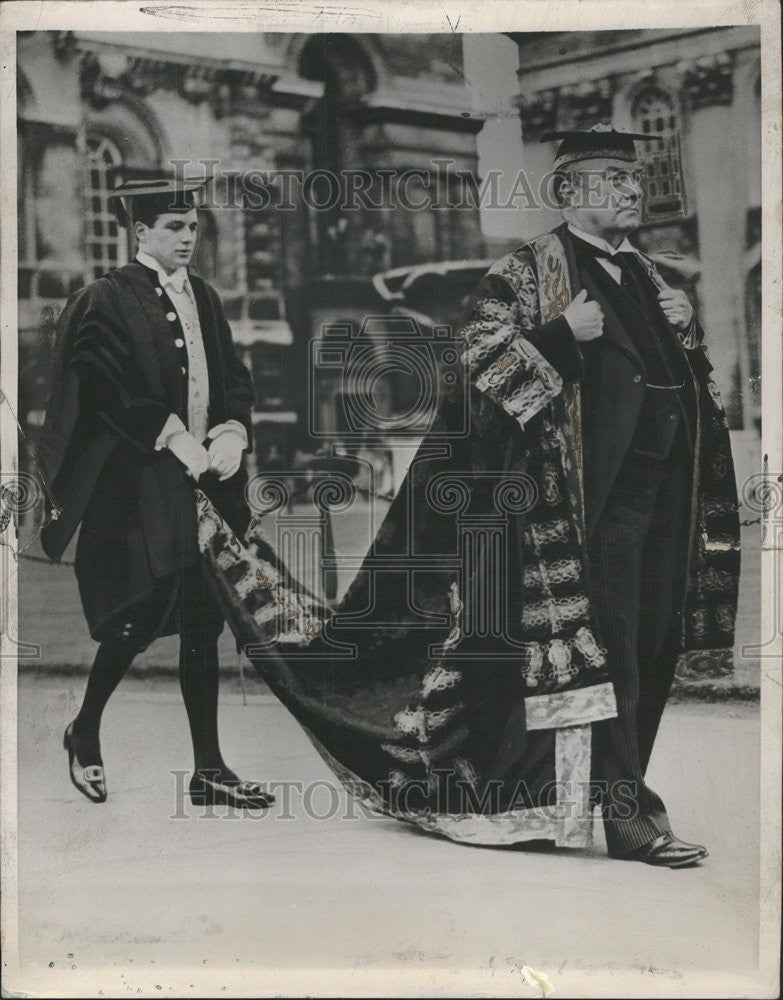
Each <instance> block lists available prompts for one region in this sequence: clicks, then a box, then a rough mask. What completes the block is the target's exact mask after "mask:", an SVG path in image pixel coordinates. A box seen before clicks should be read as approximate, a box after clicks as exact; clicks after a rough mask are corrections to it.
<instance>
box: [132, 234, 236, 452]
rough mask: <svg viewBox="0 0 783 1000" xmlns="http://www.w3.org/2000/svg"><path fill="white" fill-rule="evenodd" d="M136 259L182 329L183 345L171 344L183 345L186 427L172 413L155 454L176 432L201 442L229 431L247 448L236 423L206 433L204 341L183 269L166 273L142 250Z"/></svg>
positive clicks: (232, 422) (207, 394)
mask: <svg viewBox="0 0 783 1000" xmlns="http://www.w3.org/2000/svg"><path fill="white" fill-rule="evenodd" d="M136 260H137V261H138V262H139V263H140V264H143V265H144V266H145V267H149V268H151V269H152V270H153V271H155V272H156V273H157V275H158V280H159V281H160V286H161V288H163V289H164V290H165V292H166V294H167V295H168V297H169V299H170V300H171V303H172V305H173V306H174V309H175V310H176V312H177V316H178V317H179V321H180V324H181V326H182V332H183V335H184V341H185V343H184V345H183V344H182V343H180V342H178V340H177V341H175V342H174V343H175V346H177V347H179V348H182V347H183V346H184V347H185V348H186V350H187V355H188V368H187V371H188V425H187V427H185V425H184V424H183V423H182V421H181V420H180V419H179V417H178V416H177V415H176V414H175V413H172V414H171V416H170V417H169V419H168V420H167V421H166V423H165V424H164V425H163V429H162V430H161V432H160V434H159V436H158V439H157V441H156V442H155V449H156V450H157V451H159V450H160V449H161V448H164V447H165V446H166V442H167V441H168V439H169V437H170V436H171V435H172V434H173V433H176V432H177V431H181V430H187V431H189V432H190V433H191V434H192V435H193V437H194V438H195V439H196V440H197V441H199V442H202V441H203V440H204V438H206V437H210V438H212V437H216V436H217V434H218V433H219V432H220V431H221V430H228V429H229V428H231V429H233V430H236V431H237V433H239V434H241V436H242V438H243V439H244V446H245V448H247V431H246V430H245V428H244V426H243V425H242V424H241V423H240V422H239V421H238V420H228V421H226V422H225V423H224V424H218V425H217V426H216V427H213V428H212V429H211V430H209V413H208V410H209V369H208V367H207V355H206V352H205V350H204V338H203V337H202V334H201V322H200V320H199V316H198V306H197V305H196V297H195V295H194V294H193V287H192V285H191V284H190V280H189V278H188V271H187V268H185V267H178V268H177V270H176V271H174V272H172V273H171V274H167V273H166V272H165V271H164V270H163V268H162V267H161V266H160V264H159V263H158V261H157V260H155V258H154V257H151V256H150V255H149V254H148V253H144V251H143V250H139V251H138V252H137V253H136ZM166 318H167V319H168V320H169V321H171V320H173V319H174V317H173V316H167V317H166ZM184 373H185V372H184V369H183V374H184Z"/></svg>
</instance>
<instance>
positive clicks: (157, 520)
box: [41, 181, 273, 808]
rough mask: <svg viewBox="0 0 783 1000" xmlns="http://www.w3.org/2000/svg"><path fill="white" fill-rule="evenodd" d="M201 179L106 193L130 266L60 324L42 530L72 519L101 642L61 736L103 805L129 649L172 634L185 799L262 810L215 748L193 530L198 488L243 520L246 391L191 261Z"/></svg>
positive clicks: (93, 628) (219, 317)
mask: <svg viewBox="0 0 783 1000" xmlns="http://www.w3.org/2000/svg"><path fill="white" fill-rule="evenodd" d="M198 186H199V185H193V184H182V183H180V184H176V183H173V182H169V181H158V182H155V181H153V182H150V181H145V182H129V183H127V184H125V185H122V186H121V187H120V188H118V189H117V190H116V191H115V205H116V209H117V215H118V218H119V221H120V223H121V224H122V225H125V226H130V225H132V226H133V229H134V233H135V236H136V239H137V246H138V249H137V255H136V259H135V260H134V261H133V262H132V263H130V264H127V265H125V266H124V267H120V268H118V269H116V270H113V271H110V272H109V273H107V274H105V275H103V276H102V277H101V278H99V279H98V280H97V281H95V282H94V283H93V284H91V285H89V286H88V287H86V288H84V289H82V290H81V291H80V292H78V293H77V294H76V295H75V296H73V297H72V298H71V299H70V300H69V302H68V304H67V305H66V307H65V309H64V310H63V313H62V315H61V317H60V320H59V323H58V336H57V341H56V347H55V356H54V358H53V382H52V384H53V390H52V393H51V395H50V400H49V406H48V409H47V417H46V423H45V427H44V434H43V441H42V449H41V457H42V460H43V464H44V467H45V468H46V469H47V470H48V472H49V477H50V481H51V483H52V489H53V492H54V496H55V497H56V499H57V502H58V506H59V507H60V508H61V510H60V513H59V516H58V517H57V519H56V520H54V521H52V522H51V523H50V524H49V525H47V526H46V528H45V529H44V531H43V533H42V544H43V547H44V551H45V552H46V553H47V555H48V556H49V557H50V558H51V559H59V558H61V556H62V553H63V551H64V550H65V548H66V546H67V544H68V542H69V541H70V539H71V537H72V536H73V533H74V531H75V529H76V527H77V526H78V525H79V524H80V523H81V531H80V533H79V538H78V542H77V548H76V560H75V562H76V575H77V579H78V583H79V591H80V595H81V600H82V606H83V608H84V613H85V617H86V619H87V624H88V627H89V630H90V634H91V636H92V637H93V638H94V639H95V640H96V641H98V642H100V646H99V648H98V651H97V653H96V656H95V661H94V663H93V666H92V669H91V671H90V676H89V679H88V682H87V689H86V691H85V695H84V701H83V704H82V707H81V709H80V711H79V714H78V715H77V716H76V718H75V719H74V720H73V722H72V723H71V724H70V725H69V726H68V728H67V730H66V732H65V737H64V745H65V748H66V749H67V751H68V756H69V768H70V775H71V780H72V781H73V783H74V784H75V785H76V787H77V788H78V789H79V790H80V791H81V792H82V793H83V794H84V795H86V796H87V797H88V798H89V799H91V800H92V801H94V802H103V801H104V800H105V798H106V781H105V775H104V770H103V761H102V759H101V752H100V742H99V727H100V721H101V714H102V712H103V709H104V707H105V705H106V703H107V701H108V699H109V697H110V696H111V694H112V692H113V691H114V689H115V688H116V686H117V684H118V683H119V682H120V680H121V679H122V677H123V676H124V674H125V672H126V670H127V669H128V667H129V666H130V664H131V662H132V660H133V659H134V657H135V656H136V654H137V653H139V652H140V651H142V650H143V649H145V648H146V647H147V646H148V645H149V644H150V643H151V642H152V641H153V639H155V638H156V637H158V636H162V635H168V634H171V633H175V632H178V633H179V635H180V661H179V663H180V685H181V689H182V695H183V699H184V702H185V707H186V709H187V714H188V720H189V723H190V730H191V737H192V741H193V753H194V775H193V778H192V780H191V783H190V789H189V790H190V796H191V799H192V801H193V802H195V803H201V804H215V803H226V802H227V803H231V804H236V805H240V806H243V807H248V808H264V807H266V806H268V805H269V804H270V803H271V802H272V801H273V797H272V796H271V795H268V794H267V793H265V792H264V791H263V790H262V789H261V787H260V786H259V785H258V784H256V783H255V782H248V781H242V780H240V779H239V778H238V776H237V775H236V774H235V773H234V772H233V771H232V770H231V768H229V767H228V765H227V764H226V763H225V761H224V760H223V756H222V754H221V751H220V745H219V741H218V725H217V703H218V678H219V667H218V653H217V644H218V636H219V635H220V633H221V632H222V629H223V626H224V618H223V614H222V612H221V611H220V609H219V607H218V606H217V604H216V603H215V600H214V598H213V596H212V594H211V593H210V591H209V590H208V587H207V584H206V581H205V579H204V576H203V573H202V569H201V559H200V552H199V547H198V538H197V517H196V514H197V511H196V497H195V492H194V490H195V487H196V484H198V486H199V487H200V488H201V489H202V490H203V491H204V493H206V494H207V496H208V497H209V498H210V500H212V502H213V503H214V505H215V507H216V508H217V509H218V510H219V511H220V512H221V513H222V515H223V516H224V517H225V518H226V521H227V523H228V524H230V525H231V527H232V529H233V530H234V531H236V532H237V533H238V534H239V533H242V532H244V530H245V529H246V527H247V524H248V521H249V519H250V514H249V510H248V508H247V505H246V502H245V499H244V488H245V485H246V483H247V473H246V472H245V470H244V468H243V465H242V457H243V453H244V452H245V451H249V450H250V447H251V444H250V442H251V434H252V422H251V408H252V404H253V398H254V395H253V387H252V383H251V379H250V375H249V373H248V371H247V369H246V368H245V366H244V365H243V364H242V363H241V362H240V361H239V359H238V358H237V357H236V354H235V351H234V347H233V343H232V338H231V330H230V328H229V326H228V323H227V322H226V319H225V317H224V315H223V311H222V308H221V304H220V300H219V298H218V296H217V293H216V292H215V291H214V289H212V288H211V287H210V286H209V285H207V284H206V283H205V282H203V281H202V280H201V279H200V278H198V277H197V276H196V275H194V274H192V273H191V272H190V271H189V270H188V264H189V262H190V259H191V257H192V255H193V250H194V247H195V241H196V233H197V228H198V213H197V210H196V207H195V191H196V190H197V188H198Z"/></svg>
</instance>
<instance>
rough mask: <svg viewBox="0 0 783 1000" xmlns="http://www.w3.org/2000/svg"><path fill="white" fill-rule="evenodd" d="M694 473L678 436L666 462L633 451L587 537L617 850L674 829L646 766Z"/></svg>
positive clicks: (606, 776)
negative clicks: (604, 665) (604, 675)
mask: <svg viewBox="0 0 783 1000" xmlns="http://www.w3.org/2000/svg"><path fill="white" fill-rule="evenodd" d="M691 472H692V456H691V455H690V453H689V452H688V450H687V448H686V447H684V444H683V441H682V439H681V438H679V435H678V440H677V441H676V442H675V446H674V447H673V449H672V452H671V454H670V455H669V457H667V458H666V459H664V460H662V461H658V460H655V459H650V458H647V457H641V456H635V455H633V454H632V453H631V454H629V455H628V456H627V457H626V460H625V461H624V463H623V465H622V467H621V469H620V472H619V474H618V477H617V480H616V482H615V485H614V486H613V489H612V492H611V494H610V496H609V499H608V500H607V503H606V506H605V508H604V510H603V512H602V514H601V516H600V518H599V520H598V523H597V524H596V526H595V528H594V531H593V533H592V536H591V538H590V539H589V540H588V573H589V583H590V595H591V599H592V602H593V607H594V609H595V613H596V617H597V620H598V628H599V631H600V633H601V641H602V645H603V646H605V647H606V650H607V661H608V669H609V673H610V676H611V679H612V682H613V684H614V689H615V695H616V698H617V711H618V715H617V718H615V719H609V720H607V721H606V722H601V723H598V724H596V725H594V726H593V766H592V779H593V792H594V800H595V801H597V802H598V803H599V804H600V806H601V811H602V815H603V820H604V830H605V833H606V841H607V846H608V849H609V853H610V854H612V855H614V856H617V857H621V856H623V855H625V854H629V853H631V852H632V851H634V850H635V849H637V848H639V847H643V846H644V845H645V844H647V843H649V842H650V841H651V840H654V839H655V838H656V837H658V836H660V835H661V834H663V833H667V832H670V831H671V827H670V825H669V820H668V817H667V815H666V809H665V807H664V804H663V802H662V801H661V798H660V797H659V796H658V795H657V794H656V793H655V792H654V791H653V790H652V789H651V788H650V787H649V785H647V784H646V783H645V779H644V775H645V771H646V769H647V764H648V762H649V759H650V754H651V753H652V748H653V743H654V741H655V735H656V733H657V730H658V724H659V722H660V719H661V714H662V713H663V709H664V706H665V704H666V700H667V698H668V695H669V690H670V688H671V683H672V680H673V678H674V668H675V665H676V658H677V648H678V636H679V629H680V622H681V617H680V614H679V612H680V606H681V603H682V598H683V595H684V586H685V562H686V557H687V544H688V522H689V514H690V491H691Z"/></svg>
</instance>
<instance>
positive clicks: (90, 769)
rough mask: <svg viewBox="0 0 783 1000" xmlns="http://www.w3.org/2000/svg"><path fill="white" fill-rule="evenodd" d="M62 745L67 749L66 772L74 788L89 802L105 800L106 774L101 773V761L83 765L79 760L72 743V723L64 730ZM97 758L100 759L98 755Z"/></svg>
mask: <svg viewBox="0 0 783 1000" xmlns="http://www.w3.org/2000/svg"><path fill="white" fill-rule="evenodd" d="M63 747H64V748H65V749H66V750H67V751H68V772H69V774H70V775H71V781H72V782H73V784H74V785H75V786H76V788H78V789H79V791H80V792H81V793H82V795H86V796H87V798H88V799H89V800H90V802H105V801H106V776H105V774H104V773H103V763H102V762H101V763H100V764H86V765H85V764H83V763H82V762H81V761H80V760H79V757H78V755H77V753H76V750H75V748H74V745H73V723H71V724H70V725H69V726H68V727H67V728H66V730H65V734H64V735H63ZM98 759H99V760H100V755H99V757H98Z"/></svg>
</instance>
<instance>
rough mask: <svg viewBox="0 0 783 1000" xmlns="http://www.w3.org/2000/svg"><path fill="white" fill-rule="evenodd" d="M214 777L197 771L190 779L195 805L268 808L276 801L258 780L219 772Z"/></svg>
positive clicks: (192, 798)
mask: <svg viewBox="0 0 783 1000" xmlns="http://www.w3.org/2000/svg"><path fill="white" fill-rule="evenodd" d="M212 775H213V776H212V777H209V775H208V774H205V773H204V772H202V771H197V772H196V774H194V775H193V777H192V778H191V779H190V787H189V788H188V794H189V795H190V801H191V802H192V803H193V805H195V806H234V807H236V808H239V809H268V808H269V807H270V806H271V805H272V804H273V802H274V801H275V797H274V795H272V794H271V793H270V792H265V791H264V790H263V788H262V787H261V785H259V784H258V782H256V781H241V780H240V779H239V778H222V777H220V776H219V772H212Z"/></svg>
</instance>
